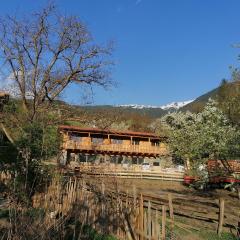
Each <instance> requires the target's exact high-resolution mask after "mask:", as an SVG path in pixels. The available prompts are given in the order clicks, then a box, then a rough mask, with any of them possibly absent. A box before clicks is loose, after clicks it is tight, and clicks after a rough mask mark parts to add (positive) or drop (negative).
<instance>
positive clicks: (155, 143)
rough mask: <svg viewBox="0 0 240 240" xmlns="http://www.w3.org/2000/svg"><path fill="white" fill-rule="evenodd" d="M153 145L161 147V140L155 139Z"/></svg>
mask: <svg viewBox="0 0 240 240" xmlns="http://www.w3.org/2000/svg"><path fill="white" fill-rule="evenodd" d="M151 145H152V146H157V147H159V146H160V142H159V141H154V142H151Z"/></svg>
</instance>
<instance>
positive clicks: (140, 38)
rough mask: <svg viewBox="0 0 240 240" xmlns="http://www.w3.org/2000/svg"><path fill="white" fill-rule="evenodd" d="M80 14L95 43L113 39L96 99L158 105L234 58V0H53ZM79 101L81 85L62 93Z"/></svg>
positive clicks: (12, 8)
mask: <svg viewBox="0 0 240 240" xmlns="http://www.w3.org/2000/svg"><path fill="white" fill-rule="evenodd" d="M44 2H45V1H44V0H42V1H36V0H35V1H34V0H11V1H9V0H8V1H6V0H1V8H0V15H4V14H7V13H8V14H9V13H14V12H18V13H19V12H21V13H29V12H30V11H32V10H36V9H37V8H39V7H40V6H42V5H43V3H44ZM55 3H56V4H57V5H58V7H59V8H60V10H61V11H62V12H63V13H66V14H74V15H78V16H80V17H81V19H82V20H83V21H84V22H85V23H86V24H87V26H88V28H89V30H90V31H91V32H92V34H93V36H94V38H95V39H96V41H97V42H99V43H105V42H107V41H108V40H114V41H115V42H116V44H115V51H114V61H115V62H116V65H115V67H114V70H113V79H114V80H116V81H117V82H118V87H117V88H113V89H112V90H111V91H107V92H106V91H104V90H102V89H99V88H96V89H94V92H95V94H94V96H93V99H94V103H95V104H128V103H137V104H151V105H161V104H165V103H168V102H172V101H183V100H189V99H193V98H196V97H198V96H199V95H201V94H203V93H205V92H207V91H209V90H211V89H213V88H215V87H217V86H218V85H219V83H220V81H221V79H223V78H229V76H230V71H229V66H230V65H234V66H237V64H238V62H237V57H238V54H239V53H240V49H236V48H234V47H233V45H234V44H238V43H240V20H239V10H240V1H239V0H211V1H209V0H56V1H55ZM65 99H66V100H68V101H69V102H71V103H75V104H81V103H82V101H83V100H82V99H81V97H80V94H79V89H74V88H71V89H69V90H68V91H67V93H66V94H65Z"/></svg>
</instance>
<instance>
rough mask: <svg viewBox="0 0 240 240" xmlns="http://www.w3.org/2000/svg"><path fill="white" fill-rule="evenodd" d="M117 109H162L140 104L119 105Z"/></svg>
mask: <svg viewBox="0 0 240 240" xmlns="http://www.w3.org/2000/svg"><path fill="white" fill-rule="evenodd" d="M117 107H127V108H135V109H143V108H161V107H160V106H152V105H140V104H123V105H117Z"/></svg>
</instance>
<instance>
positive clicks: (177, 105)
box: [117, 100, 194, 110]
mask: <svg viewBox="0 0 240 240" xmlns="http://www.w3.org/2000/svg"><path fill="white" fill-rule="evenodd" d="M193 101H194V100H189V101H183V102H172V103H168V104H166V105H162V106H153V105H139V104H125V105H117V107H123V108H134V109H146V108H158V109H159V108H161V109H162V110H169V109H171V110H174V109H175V110H177V109H179V108H181V107H183V106H185V105H187V104H189V103H191V102H193Z"/></svg>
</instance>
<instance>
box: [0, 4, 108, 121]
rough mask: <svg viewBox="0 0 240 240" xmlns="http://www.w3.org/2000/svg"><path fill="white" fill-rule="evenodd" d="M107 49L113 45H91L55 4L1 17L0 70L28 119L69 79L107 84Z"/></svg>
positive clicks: (72, 19)
mask: <svg viewBox="0 0 240 240" xmlns="http://www.w3.org/2000/svg"><path fill="white" fill-rule="evenodd" d="M111 52H112V47H111V44H109V45H107V46H105V47H102V46H99V45H97V44H95V43H94V42H93V39H92V37H91V34H90V33H89V31H88V29H87V27H86V26H85V25H84V24H83V23H82V22H81V21H80V20H79V18H78V17H76V16H64V15H61V14H59V13H58V12H57V11H56V9H55V6H54V5H49V6H47V7H46V8H44V9H43V10H41V11H39V12H37V13H34V14H32V15H31V16H30V17H28V18H20V19H19V18H17V17H11V16H8V17H6V18H4V19H1V21H0V57H1V59H2V63H3V67H2V69H3V70H2V71H4V74H5V75H6V76H9V77H11V78H12V80H13V82H14V84H15V86H16V89H17V92H18V93H19V96H20V99H21V102H22V106H23V109H24V110H25V112H27V113H29V117H30V119H31V120H34V119H35V117H36V114H37V113H38V111H39V109H41V107H42V106H46V105H49V103H51V102H52V101H53V100H55V99H56V98H58V97H59V95H60V94H61V93H62V92H63V91H64V90H65V89H66V88H67V87H68V86H69V85H70V84H72V83H77V84H87V85H90V86H92V85H100V86H102V87H104V88H106V87H108V86H110V85H111V83H112V82H111V79H110V75H109V72H110V71H109V70H110V69H109V68H110V66H111V64H112V62H111V59H110V56H111ZM9 77H8V78H9Z"/></svg>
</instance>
